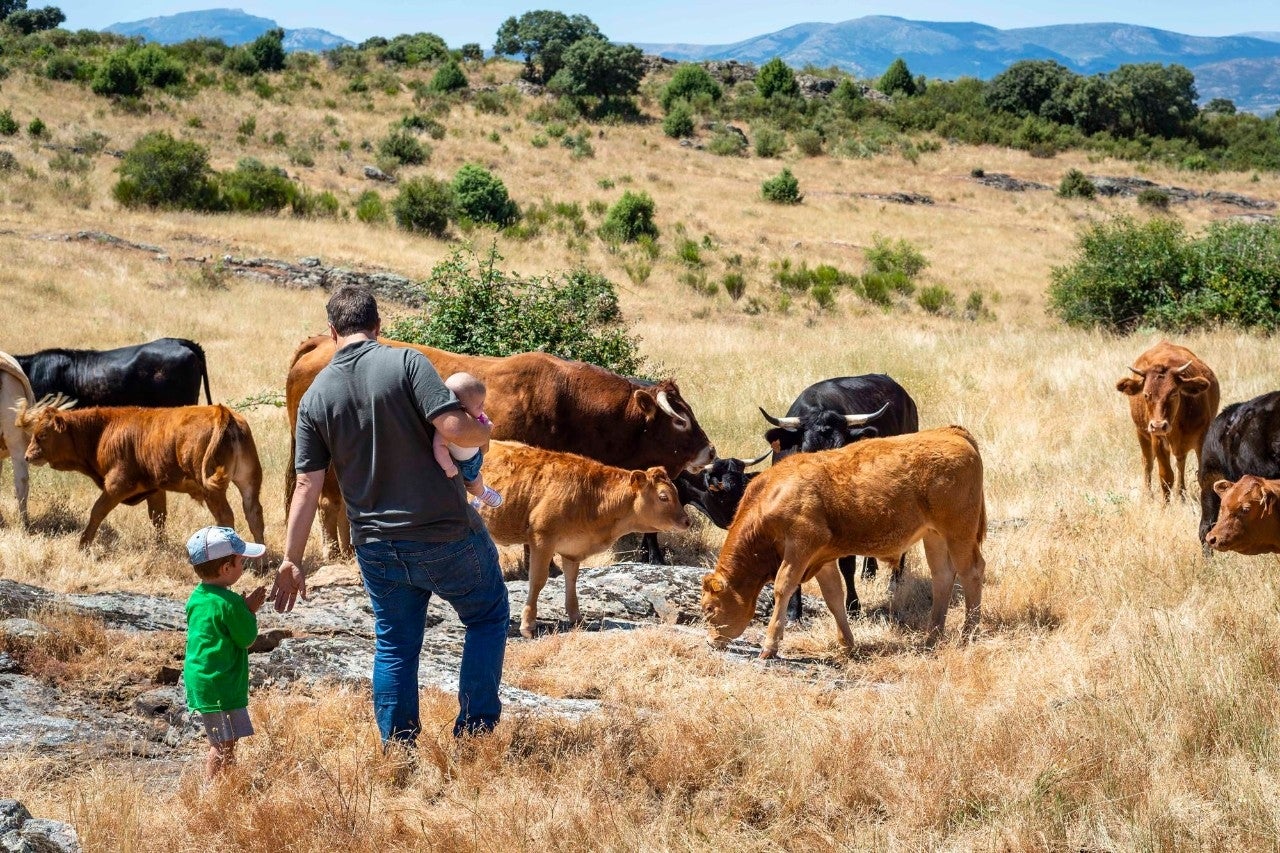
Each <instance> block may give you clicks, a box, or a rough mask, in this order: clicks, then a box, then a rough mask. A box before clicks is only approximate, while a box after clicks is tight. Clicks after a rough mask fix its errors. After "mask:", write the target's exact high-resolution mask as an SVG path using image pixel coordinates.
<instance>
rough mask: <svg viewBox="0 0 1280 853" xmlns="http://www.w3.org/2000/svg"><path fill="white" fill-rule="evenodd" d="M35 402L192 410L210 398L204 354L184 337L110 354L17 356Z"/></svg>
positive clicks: (82, 352)
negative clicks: (53, 398) (58, 398)
mask: <svg viewBox="0 0 1280 853" xmlns="http://www.w3.org/2000/svg"><path fill="white" fill-rule="evenodd" d="M15 358H16V359H17V360H18V364H20V365H22V369H23V371H24V372H25V373H26V374H27V378H28V379H30V380H31V390H32V392H33V393H34V394H35V397H36V399H37V400H39V399H42V398H43V397H45V396H46V395H48V394H64V395H66V396H67V397H70V398H71V399H73V400H75V401H76V404H77V405H78V406H81V407H88V406H192V405H196V404H197V403H199V402H200V383H201V381H202V380H203V382H204V398H205V402H206V403H210V404H212V402H213V398H212V397H211V396H210V394H209V371H208V368H207V367H206V366H205V359H204V350H202V349H201V348H200V345H199V344H197V343H195V342H194V341H188V340H186V339H184V338H160V339H159V340H155V341H151V342H150V343H146V344H137V345H136V346H131V347H120V348H119V349H111V350H102V351H99V350H89V349H46V350H40V352H37V353H32V354H31V355H19V356H15Z"/></svg>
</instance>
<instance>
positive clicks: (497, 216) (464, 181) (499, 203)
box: [453, 163, 520, 228]
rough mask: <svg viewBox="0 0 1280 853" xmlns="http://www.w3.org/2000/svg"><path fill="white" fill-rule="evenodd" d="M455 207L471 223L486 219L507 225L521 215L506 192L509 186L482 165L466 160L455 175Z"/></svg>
mask: <svg viewBox="0 0 1280 853" xmlns="http://www.w3.org/2000/svg"><path fill="white" fill-rule="evenodd" d="M453 203H454V209H455V210H456V211H457V214H458V215H459V216H460V217H464V218H466V219H469V220H471V221H472V222H486V223H490V224H493V225H497V226H498V227H499V228H505V227H506V226H508V225H510V224H511V223H513V222H515V221H516V219H518V218H519V217H520V210H519V208H517V207H516V203H515V202H514V201H512V200H511V197H510V196H509V195H507V186H506V184H504V183H503V182H502V180H501V179H500V178H498V177H496V176H494V174H493V173H492V172H490V171H489V170H488V169H486V168H484V167H483V166H478V165H476V164H474V163H467V164H466V165H464V166H463V167H462V168H460V169H459V170H458V171H457V172H456V173H455V174H454V176H453Z"/></svg>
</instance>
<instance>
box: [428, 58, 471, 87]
mask: <svg viewBox="0 0 1280 853" xmlns="http://www.w3.org/2000/svg"><path fill="white" fill-rule="evenodd" d="M427 88H428V89H430V90H431V91H432V92H456V91H458V90H459V89H465V88H467V75H466V74H463V73H462V68H461V67H459V65H458V63H456V62H454V61H453V60H452V59H450V60H449V61H448V62H446V63H445V64H444V65H441V66H440V67H439V68H438V69H436V73H435V75H434V76H433V77H432V78H431V83H430V84H428V86H427Z"/></svg>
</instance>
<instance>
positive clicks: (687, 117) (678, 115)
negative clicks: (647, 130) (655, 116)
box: [662, 101, 693, 139]
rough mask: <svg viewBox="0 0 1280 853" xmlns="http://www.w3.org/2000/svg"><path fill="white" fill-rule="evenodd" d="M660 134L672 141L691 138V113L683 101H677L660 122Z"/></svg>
mask: <svg viewBox="0 0 1280 853" xmlns="http://www.w3.org/2000/svg"><path fill="white" fill-rule="evenodd" d="M662 132H663V133H665V134H666V135H667V136H670V137H671V138H672V139H681V138H683V137H686V136H693V111H692V110H690V109H689V105H688V104H686V103H685V102H684V101H679V102H677V103H676V105H675V106H673V107H672V108H671V111H670V112H669V113H667V117H666V118H664V119H663V120H662Z"/></svg>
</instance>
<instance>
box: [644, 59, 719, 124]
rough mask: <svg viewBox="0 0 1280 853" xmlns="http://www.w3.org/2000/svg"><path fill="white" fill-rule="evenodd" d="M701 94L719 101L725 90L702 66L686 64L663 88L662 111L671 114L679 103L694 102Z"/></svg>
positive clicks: (677, 70) (679, 68)
mask: <svg viewBox="0 0 1280 853" xmlns="http://www.w3.org/2000/svg"><path fill="white" fill-rule="evenodd" d="M700 94H702V95H706V96H707V97H709V98H710V99H711V100H712V101H718V100H720V98H721V96H722V95H723V94H724V90H723V89H721V88H720V84H719V83H717V82H716V81H715V78H713V77H712V76H711V75H710V74H708V73H707V69H705V68H703V67H702V66H701V65H692V64H684V65H681V66H680V67H678V68H677V69H676V71H675V73H674V74H672V75H671V82H669V83H667V85H666V86H665V87H664V88H663V90H662V95H661V96H660V97H659V100H660V102H661V103H662V109H663V110H664V111H665V112H668V113H669V112H671V110H672V108H673V107H674V106H675V104H676V103H677V102H679V101H686V102H688V101H692V100H693V99H694V98H695V97H697V96H698V95H700Z"/></svg>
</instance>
